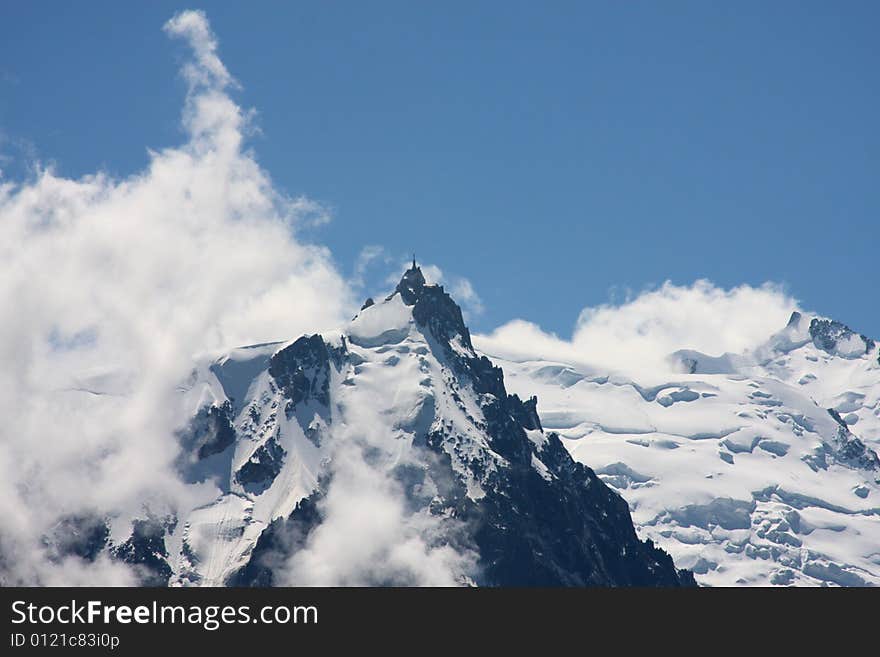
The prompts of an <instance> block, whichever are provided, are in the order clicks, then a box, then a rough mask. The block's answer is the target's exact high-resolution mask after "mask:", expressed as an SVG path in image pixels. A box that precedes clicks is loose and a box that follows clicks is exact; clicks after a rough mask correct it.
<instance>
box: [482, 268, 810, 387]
mask: <svg viewBox="0 0 880 657" xmlns="http://www.w3.org/2000/svg"><path fill="white" fill-rule="evenodd" d="M796 308H797V302H796V301H795V299H793V298H792V297H790V296H789V295H788V294H787V293H786V292H785V291H784V290H783V289H782V288H780V287H779V286H777V285H773V284H765V285H763V286H761V287H751V286H748V285H741V286H739V287H735V288H732V289H730V290H725V289H722V288H719V287H717V286H715V285H713V284H712V283H711V282H709V281H706V280H698V281H696V282H695V283H694V284H693V285H690V286H677V285H673V284H672V283H669V282H666V283H664V284H663V285H662V286H661V287H660V288H658V289H656V290H651V291H647V292H644V293H642V294H640V295H638V296H637V297H635V298H632V299H629V300H627V301H625V302H624V303H621V304H606V305H601V306H598V307H595V308H585V309H584V310H583V311H581V313H580V316H579V317H578V319H577V324H576V326H575V329H574V332H573V335H572V337H571V339H562V338H560V337H558V336H556V335H554V334H552V333H547V332H545V331H543V330H542V329H541V328H540V327H539V326H538V325H536V324H532V323H530V322H525V321H522V320H515V321H512V322H508V323H507V324H505V325H503V326H501V327H499V328H498V329H496V330H495V331H493V332H492V333H491V334H489V335H479V336H475V344H476V345H477V346H478V348H480V349H481V350H483V351H484V352H486V353H488V354H495V355H497V356H499V357H502V358H511V359H529V358H545V359H551V360H560V361H564V362H574V363H579V364H584V365H588V366H593V367H599V368H603V369H608V370H627V371H640V370H641V371H662V370H664V369H666V368H668V367H669V363H668V361H667V360H666V359H667V356H668V355H669V354H671V353H672V352H673V351H676V350H677V349H685V348H689V349H696V350H697V351H702V352H704V353H708V354H712V355H718V354H721V353H724V352H733V353H738V352H742V351H744V350H746V349H749V348H753V347H756V346H758V345H759V344H760V343H761V342H763V341H765V340H766V339H767V338H768V337H769V336H770V335H771V334H772V333H774V332H775V331H778V330H780V329H782V328H783V327H784V326H785V324H786V322H787V321H788V318H789V316H790V314H791V312H792V311H793V310H795V309H796Z"/></svg>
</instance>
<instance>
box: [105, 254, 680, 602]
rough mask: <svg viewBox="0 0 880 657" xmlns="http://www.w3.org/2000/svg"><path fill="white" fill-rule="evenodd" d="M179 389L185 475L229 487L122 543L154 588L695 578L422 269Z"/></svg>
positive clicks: (118, 551) (221, 362)
mask: <svg viewBox="0 0 880 657" xmlns="http://www.w3.org/2000/svg"><path fill="white" fill-rule="evenodd" d="M524 399H525V401H524ZM181 400H182V403H183V404H184V406H185V407H186V408H187V409H188V412H189V414H190V415H191V416H192V420H191V422H189V424H188V425H187V426H186V427H184V428H183V429H182V430H181V435H180V440H181V446H182V455H181V458H180V469H181V472H182V473H183V474H184V477H185V478H186V480H187V481H189V482H191V483H192V485H193V486H196V487H200V490H203V491H204V490H207V488H209V487H210V486H215V487H216V491H217V495H216V498H215V499H214V500H212V501H209V502H208V503H206V504H202V505H201V506H198V507H197V508H193V509H176V510H174V511H173V513H172V514H171V515H170V516H163V517H162V519H161V521H159V519H154V520H151V521H150V524H149V526H148V529H149V531H146V530H145V529H144V527H145V526H146V525H144V524H143V522H144V521H143V520H142V519H132V524H131V526H132V527H133V528H134V529H133V530H132V531H131V532H130V535H126V534H125V532H124V531H120V532H118V535H117V536H114V538H113V540H112V545H111V546H110V548H109V549H110V552H111V554H115V555H117V556H118V558H122V559H124V560H125V561H127V562H129V563H133V564H136V565H137V566H138V567H139V568H141V569H143V570H144V573H145V574H144V581H149V582H150V583H160V582H165V581H167V582H170V583H172V584H180V585H183V584H200V585H204V584H212V585H217V584H237V585H252V584H270V583H281V584H291V583H292V584H455V583H476V584H489V585H503V584H544V585H551V584H556V585H558V584H577V585H584V584H603V585H626V584H639V585H670V586H672V585H681V584H692V583H693V578H692V576H691V575H690V574H689V573H687V572H680V571H678V570H677V569H676V568H675V566H674V564H673V563H672V560H671V559H670V558H669V556H668V555H666V554H665V553H663V552H662V551H661V550H659V549H657V548H656V547H654V545H653V543H651V542H650V541H648V542H642V541H640V540H639V539H638V537H637V536H636V533H635V530H634V528H633V525H632V520H631V518H630V515H629V512H628V510H627V506H626V504H625V503H624V501H623V500H622V499H621V498H620V497H619V496H618V495H617V494H615V493H614V492H612V491H611V489H609V488H608V487H607V486H606V485H605V484H604V483H603V482H602V480H601V479H600V478H598V477H597V476H596V474H595V473H594V472H592V471H591V470H590V469H589V468H587V467H584V466H583V465H581V464H578V463H576V462H575V461H574V460H572V458H571V456H570V455H569V454H568V452H567V451H566V449H565V447H564V446H563V443H562V442H561V441H560V439H559V438H558V437H557V436H556V435H555V434H553V433H549V432H545V431H544V429H543V427H542V423H541V420H540V419H539V417H538V414H537V400H536V399H535V398H534V397H533V396H531V395H524V396H523V397H522V398H521V397H520V396H518V395H516V394H508V392H507V389H506V387H505V382H504V375H503V372H502V370H501V369H500V368H498V367H496V366H495V365H494V364H493V363H492V362H491V361H490V360H489V359H488V358H487V357H485V356H482V355H479V354H477V353H476V352H475V351H474V348H473V345H472V343H471V335H470V332H469V331H468V328H467V326H466V325H465V323H464V320H463V317H462V313H461V309H460V308H459V306H458V305H457V304H456V303H455V301H454V300H453V299H452V297H451V296H450V295H449V294H448V293H447V292H446V291H445V290H444V289H443V288H442V287H441V286H439V285H429V284H428V283H427V282H426V280H425V277H424V275H423V274H422V272H421V269H420V268H419V267H418V266H417V265H416V263H415V262H414V263H413V266H412V267H411V268H409V269H408V270H407V271H406V272H405V273H404V274H403V277H402V279H401V281H400V283H399V284H398V286H397V287H396V289H395V291H394V292H393V293H392V294H390V295H389V296H388V297H386V298H385V299H383V300H381V301H379V302H372V303H371V302H369V301H368V302H367V303H365V304H364V305H363V307H362V309H361V310H360V312H358V314H357V315H356V316H355V317H354V318H353V319H352V320H351V322H349V323H348V324H347V325H346V326H343V327H342V328H341V329H340V330H339V331H336V332H332V333H325V334H323V335H306V336H302V337H299V338H297V339H295V340H292V341H289V342H284V343H272V344H263V345H255V346H252V347H243V348H240V349H235V350H232V351H231V352H229V353H226V354H223V355H221V356H220V357H218V358H214V359H208V360H206V361H204V362H200V363H199V364H198V366H197V368H196V371H195V372H194V374H193V377H192V379H191V381H190V382H189V383H188V384H187V385H186V386H184V387H183V389H182V395H181ZM123 520H124V519H123ZM116 524H117V525H124V522H122V521H120V522H117V523H116ZM137 528H140V530H137V531H135V529H137Z"/></svg>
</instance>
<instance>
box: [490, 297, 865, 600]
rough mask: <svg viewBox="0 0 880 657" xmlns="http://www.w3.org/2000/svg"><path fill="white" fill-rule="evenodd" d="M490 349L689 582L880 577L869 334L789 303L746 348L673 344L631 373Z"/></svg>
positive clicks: (846, 581) (511, 383)
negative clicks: (642, 370)
mask: <svg viewBox="0 0 880 657" xmlns="http://www.w3.org/2000/svg"><path fill="white" fill-rule="evenodd" d="M490 356H491V355H490ZM493 360H494V361H495V362H497V363H498V364H499V365H501V367H502V368H503V369H504V372H505V375H506V381H507V383H508V387H509V388H510V389H511V390H513V391H514V392H517V391H520V392H525V391H529V394H537V396H538V398H539V404H538V410H539V412H540V414H541V417H542V420H543V423H544V426H545V428H549V429H552V430H554V431H558V432H559V434H560V435H561V436H563V442H564V444H565V446H566V447H567V448H568V449H569V451H570V452H571V454H572V455H573V456H574V458H575V459H576V460H578V461H580V462H582V463H585V464H588V465H589V466H590V467H592V468H594V469H595V470H596V472H597V473H599V475H600V476H601V477H602V479H603V480H604V481H605V482H606V483H608V484H609V485H611V486H612V487H614V488H615V489H616V490H618V491H619V492H620V493H621V494H622V495H623V496H624V497H625V498H626V500H627V501H628V502H629V505H630V509H631V511H632V514H633V519H634V521H635V523H636V525H637V527H638V531H639V534H640V536H642V537H645V538H651V539H652V540H654V541H655V542H656V543H657V544H658V545H660V546H662V547H663V548H664V549H666V550H668V551H669V552H670V554H672V555H673V558H674V559H675V561H676V564H678V565H679V566H681V567H687V568H690V569H692V570H693V571H694V573H695V574H696V577H697V580H698V581H699V582H700V583H702V584H709V585H744V584H745V585H768V584H779V585H783V584H786V585H788V584H791V585H810V584H812V585H816V584H823V585H825V584H831V585H876V584H880V462H878V459H877V455H876V453H875V450H877V449H878V448H880V363H878V350H877V345H876V343H875V342H874V341H873V340H870V339H869V338H867V337H865V336H863V335H859V334H857V333H855V332H853V331H851V330H850V329H848V328H847V327H846V326H844V325H843V324H840V323H839V322H834V321H832V320H828V319H825V318H821V317H815V316H806V315H803V314H801V313H794V314H793V315H792V318H791V320H790V322H789V323H788V325H787V326H786V327H784V328H782V329H781V330H780V331H779V332H778V333H776V334H774V335H772V336H768V340H767V342H766V343H765V344H763V345H762V346H761V347H759V348H757V349H755V350H752V351H750V352H747V353H743V354H722V355H720V356H710V355H706V354H701V353H699V352H696V351H692V350H684V351H679V352H676V353H675V354H672V355H671V356H670V363H671V365H672V367H671V368H670V371H672V372H673V373H669V372H666V373H664V372H657V373H656V374H653V375H650V374H649V375H645V374H640V375H639V378H638V379H635V378H633V377H631V376H626V375H622V374H619V373H612V372H596V371H592V370H591V371H584V370H583V368H582V367H579V366H577V365H574V364H572V363H563V362H548V361H525V362H513V361H504V360H502V359H499V358H497V357H494V356H493Z"/></svg>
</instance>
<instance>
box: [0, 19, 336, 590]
mask: <svg viewBox="0 0 880 657" xmlns="http://www.w3.org/2000/svg"><path fill="white" fill-rule="evenodd" d="M165 31H166V32H167V33H168V35H169V36H171V37H173V38H176V39H181V40H182V41H183V42H185V44H186V45H187V46H188V48H189V52H190V56H189V57H188V59H187V61H186V63H185V65H184V67H183V70H182V75H183V78H184V80H185V81H186V83H187V89H188V91H187V95H186V100H185V104H184V109H183V114H182V127H183V131H184V134H185V139H184V142H183V143H182V144H181V145H179V146H176V147H173V148H165V149H162V150H159V151H151V152H150V161H149V164H148V166H147V167H146V169H145V170H143V171H141V172H138V173H136V174H134V175H131V176H128V177H125V178H120V179H114V178H111V177H110V176H108V175H106V174H104V173H100V172H99V173H95V174H93V175H88V176H85V177H83V178H80V179H75V180H72V179H68V178H64V177H61V176H58V175H56V174H55V173H54V172H53V171H52V170H51V169H45V168H38V169H37V172H36V174H35V175H34V176H33V177H32V178H31V179H29V180H27V181H25V182H18V183H15V182H9V181H0V308H2V309H3V321H2V323H0V362H2V363H3V368H0V414H2V418H3V422H2V428H0V517H2V519H3V520H2V523H0V581H2V583H4V584H14V583H21V582H23V583H29V584H60V583H86V582H88V583H91V584H103V583H127V582H130V581H131V574H130V573H129V572H128V571H127V569H126V568H125V567H123V566H122V565H119V564H116V565H112V566H111V565H109V564H108V563H103V562H100V561H99V562H96V563H94V564H90V563H89V562H87V561H85V560H82V559H63V558H57V557H54V556H53V555H52V554H51V551H50V550H49V549H47V548H46V547H45V546H44V544H43V537H44V536H45V535H47V534H50V533H51V532H52V529H53V527H54V526H55V525H56V524H57V523H58V522H59V520H60V519H61V518H63V517H66V516H69V515H75V514H84V513H97V514H99V515H104V516H107V517H109V518H110V519H111V520H112V519H113V518H114V517H116V516H120V517H122V516H124V515H125V514H126V513H133V512H134V513H136V512H138V511H141V512H142V511H143V509H144V508H146V507H149V508H151V509H155V508H168V509H170V510H174V509H183V508H186V507H188V506H191V505H193V504H197V503H200V502H201V501H204V500H207V499H211V498H213V496H214V494H215V492H216V491H214V490H213V489H212V487H211V486H207V485H205V486H203V487H201V488H200V487H186V486H184V485H183V484H182V483H181V482H180V481H179V479H178V478H177V476H176V474H175V472H174V470H173V467H172V463H173V461H174V458H175V455H176V451H177V444H176V441H175V439H174V430H175V428H176V427H177V426H178V425H179V424H180V422H181V421H182V419H183V417H184V416H185V413H186V411H187V409H181V408H179V401H178V396H177V395H176V393H175V390H174V388H175V385H176V384H177V383H178V382H179V381H181V380H183V379H184V378H185V377H186V376H187V374H188V372H189V370H190V368H191V366H192V358H193V355H194V354H195V353H197V352H199V351H202V350H209V351H210V350H214V349H221V348H227V347H229V346H234V345H236V344H240V343H253V342H259V341H268V340H273V339H287V338H289V337H290V336H295V335H299V334H301V333H303V332H313V331H319V330H323V329H326V328H328V327H332V326H336V325H338V324H339V323H340V322H341V321H342V319H343V318H344V317H346V316H348V315H349V314H350V312H351V308H352V306H353V301H352V298H351V296H350V293H349V288H348V286H347V284H346V282H345V281H344V279H343V278H342V277H341V276H340V274H339V273H338V272H337V270H336V268H335V267H334V265H333V263H332V261H331V258H330V254H329V253H328V252H327V251H326V250H325V249H323V248H319V247H317V246H313V245H309V244H305V243H303V242H301V241H300V240H299V239H298V238H297V237H296V229H297V226H298V225H299V223H300V222H302V221H308V222H314V220H315V217H322V216H324V215H323V211H322V210H321V208H320V206H318V205H317V204H315V203H314V202H312V201H310V200H308V199H305V198H289V197H287V196H285V195H284V194H283V193H281V192H279V191H278V190H277V189H276V188H275V187H274V186H273V184H272V181H271V180H270V178H269V176H268V174H267V173H266V172H265V171H264V170H263V169H261V168H260V166H259V164H258V163H257V161H256V160H255V158H254V155H253V154H252V153H251V152H250V151H248V150H247V149H246V147H245V144H244V142H245V136H246V134H247V132H248V131H249V129H250V115H249V113H248V112H246V111H243V110H242V108H240V107H239V106H238V105H237V104H236V102H235V101H234V100H233V98H232V97H231V95H230V91H231V90H232V89H234V88H235V86H236V83H235V81H234V79H233V78H232V76H231V75H230V74H229V72H228V71H227V70H226V67H225V66H224V65H223V63H222V62H221V61H220V59H219V58H218V56H217V41H216V39H215V38H214V35H213V34H212V32H211V30H210V27H209V25H208V21H207V19H206V17H205V15H204V14H203V13H201V12H196V11H186V12H183V13H181V14H178V15H177V16H175V17H174V18H172V19H171V20H170V21H169V22H168V23H167V25H166V26H165ZM120 531H122V530H120Z"/></svg>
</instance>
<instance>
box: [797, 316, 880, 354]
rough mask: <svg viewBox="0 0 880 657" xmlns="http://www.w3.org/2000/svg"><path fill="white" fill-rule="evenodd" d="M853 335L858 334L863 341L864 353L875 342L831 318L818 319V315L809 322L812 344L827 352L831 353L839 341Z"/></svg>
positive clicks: (867, 351) (873, 345)
mask: <svg viewBox="0 0 880 657" xmlns="http://www.w3.org/2000/svg"><path fill="white" fill-rule="evenodd" d="M854 335H858V337H859V338H861V340H862V342H864V343H865V353H866V354H867V353H870V352H871V350H873V349H874V347H875V344H874V341H873V340H871V339H870V338H868V337H867V336H865V335H862V334H861V333H859V334H857V333H856V332H855V331H853V330H852V329H851V328H849V327H848V326H847V325H846V324H842V323H840V322H837V321H835V320H832V319H819V318H818V317H817V318H814V319H813V321H812V322H810V337H811V338H812V339H813V344H814V345H816V347H817V348H819V349H822V350H823V351H827V352H828V353H832V354H833V353H834V350H835V348H836V347H837V343H838V342H839V341H841V340H847V339H849V338H851V337H852V336H854Z"/></svg>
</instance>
